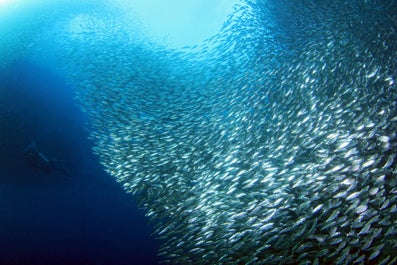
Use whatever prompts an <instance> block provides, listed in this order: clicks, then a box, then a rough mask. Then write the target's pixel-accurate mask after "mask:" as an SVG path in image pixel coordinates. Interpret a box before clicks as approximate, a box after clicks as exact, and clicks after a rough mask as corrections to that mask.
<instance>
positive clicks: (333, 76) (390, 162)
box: [57, 0, 397, 264]
mask: <svg viewBox="0 0 397 265" xmlns="http://www.w3.org/2000/svg"><path fill="white" fill-rule="evenodd" d="M396 10H397V3H396V1H365V0H360V1H358V0H356V1H341V0H337V1H309V0H304V1H287V0H274V1H272V0H269V1H267V0H263V1H260V0H258V1H245V2H244V3H241V4H240V5H238V6H237V7H236V10H235V12H234V14H233V15H232V17H231V18H230V20H229V21H228V22H227V24H226V25H225V27H224V29H223V31H222V32H221V33H219V35H217V36H215V37H214V38H212V39H210V40H208V41H207V42H206V43H204V44H203V45H202V46H198V47H193V48H191V49H184V50H181V51H175V50H169V49H167V48H166V47H161V46H160V45H158V44H156V43H149V42H145V41H144V39H145V38H144V35H143V33H142V32H136V31H134V29H133V27H132V26H129V23H127V21H128V19H129V18H128V17H126V16H127V15H126V14H124V15H123V16H121V15H120V16H119V17H117V18H114V17H113V16H112V14H113V13H112V12H115V13H117V12H116V11H115V10H111V12H110V11H109V12H108V13H107V15H104V14H106V12H104V14H101V13H95V12H92V13H86V14H80V15H78V16H74V17H73V18H66V19H64V22H63V24H62V23H60V24H59V25H57V27H60V25H63V28H62V30H60V29H59V28H58V29H57V30H58V32H57V34H58V35H57V41H58V43H59V44H58V45H59V46H60V47H61V51H62V52H61V53H60V54H61V55H63V62H64V64H65V70H66V71H67V72H68V73H69V76H70V78H71V80H72V82H73V83H74V85H75V86H76V87H77V88H78V98H79V100H80V102H81V105H82V107H83V108H84V109H85V111H86V112H87V113H88V115H89V118H90V128H91V137H92V138H93V139H94V142H95V147H94V151H95V153H96V154H98V156H99V157H100V159H101V163H102V164H103V165H104V167H105V168H106V170H107V172H109V173H110V174H111V175H113V176H114V177H115V178H116V179H117V181H119V182H120V183H121V184H122V185H123V187H124V188H125V190H126V191H127V192H130V193H132V194H134V195H135V197H136V198H137V200H138V201H139V202H140V205H141V206H142V207H143V208H144V209H145V210H146V211H147V216H148V217H150V218H151V219H152V220H154V223H155V225H156V231H155V233H156V235H158V237H159V238H161V239H162V240H163V245H162V248H161V250H160V255H161V256H163V257H164V260H165V261H166V262H170V263H172V264H176V263H178V264H297V263H300V264H325V263H335V264H375V263H376V264H395V263H396V261H397V254H396V253H397V235H396V234H397V172H396V170H397V169H396V148H397V147H396V145H397V137H396V134H397V112H396V104H397V103H396V102H397V89H396V78H397V72H396V70H397V59H396V58H397V34H396V29H397V13H396V12H395V11H396ZM76 21H77V22H76ZM68 23H69V24H68ZM71 23H72V24H71ZM73 23H74V24H73ZM70 25H75V26H74V29H73V30H71V29H70V27H71V26H70ZM76 25H78V27H77V29H76Z"/></svg>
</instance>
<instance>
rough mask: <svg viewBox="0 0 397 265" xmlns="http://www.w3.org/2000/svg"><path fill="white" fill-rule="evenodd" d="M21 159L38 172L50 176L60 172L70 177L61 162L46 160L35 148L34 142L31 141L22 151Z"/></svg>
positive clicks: (52, 159)
mask: <svg viewBox="0 0 397 265" xmlns="http://www.w3.org/2000/svg"><path fill="white" fill-rule="evenodd" d="M23 157H24V158H25V160H26V161H28V162H29V164H30V165H31V166H33V167H34V168H36V169H37V170H38V171H39V172H45V173H47V174H51V173H53V172H60V173H62V174H64V175H65V176H67V177H71V175H70V174H69V172H68V170H66V168H65V165H64V163H63V161H61V160H58V159H55V158H48V157H46V156H45V155H44V154H43V153H42V152H40V151H39V149H38V148H37V144H36V142H35V141H32V142H31V143H30V144H29V145H28V146H27V147H26V148H25V149H24V150H23Z"/></svg>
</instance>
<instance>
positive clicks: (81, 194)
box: [0, 61, 159, 264]
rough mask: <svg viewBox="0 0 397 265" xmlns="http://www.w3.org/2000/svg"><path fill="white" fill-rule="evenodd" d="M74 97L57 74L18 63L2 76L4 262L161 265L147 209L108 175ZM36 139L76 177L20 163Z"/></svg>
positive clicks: (0, 253)
mask: <svg viewBox="0 0 397 265" xmlns="http://www.w3.org/2000/svg"><path fill="white" fill-rule="evenodd" d="M85 122H86V117H85V115H84V113H82V112H81V111H80V109H79V107H78V106H77V104H76V103H75V101H74V100H73V91H72V89H71V88H70V87H68V85H67V84H66V81H65V80H64V79H63V78H62V77H61V75H59V74H58V73H57V72H54V70H51V69H49V68H48V67H46V66H43V65H37V64H35V63H32V62H27V61H19V62H16V63H14V64H12V65H10V66H9V67H8V68H7V69H3V70H2V72H1V73H0V212H1V214H0V264H157V263H158V258H157V255H156V252H157V250H158V247H159V242H157V241H156V240H155V239H154V238H153V237H152V236H151V233H152V228H151V227H150V225H149V224H147V219H146V218H145V217H144V214H143V211H141V210H138V208H137V207H136V204H135V202H134V201H133V199H132V197H131V196H129V195H127V194H125V192H123V190H122V189H121V187H120V185H118V184H117V183H116V182H115V180H114V179H113V178H112V177H111V176H109V175H108V174H106V173H105V172H104V170H103V168H102V167H101V165H100V164H99V161H98V159H97V157H95V156H94V155H92V152H91V142H90V141H89V140H88V137H87V132H86V130H85ZM31 141H36V143H37V147H38V149H39V150H40V151H41V152H42V153H43V154H45V155H47V156H48V157H54V158H57V159H59V160H63V161H65V162H64V164H65V166H66V167H67V169H68V171H69V172H70V174H71V175H72V177H70V178H69V177H67V176H65V175H63V174H61V173H56V172H55V173H50V174H48V173H45V172H42V171H40V170H38V169H36V168H34V167H32V165H30V164H29V163H28V162H27V161H25V160H24V159H23V157H22V152H23V149H24V148H25V147H26V146H27V145H28V144H29V143H30V142H31Z"/></svg>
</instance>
